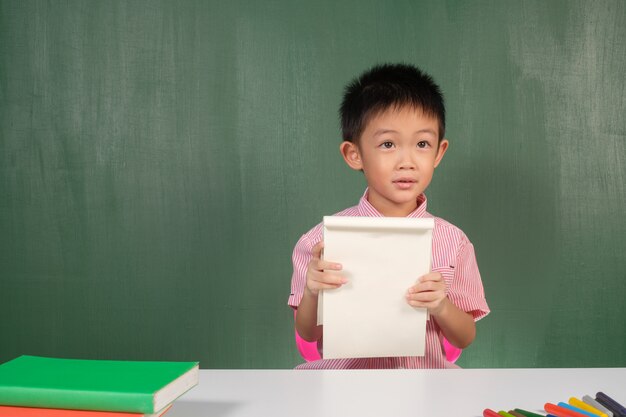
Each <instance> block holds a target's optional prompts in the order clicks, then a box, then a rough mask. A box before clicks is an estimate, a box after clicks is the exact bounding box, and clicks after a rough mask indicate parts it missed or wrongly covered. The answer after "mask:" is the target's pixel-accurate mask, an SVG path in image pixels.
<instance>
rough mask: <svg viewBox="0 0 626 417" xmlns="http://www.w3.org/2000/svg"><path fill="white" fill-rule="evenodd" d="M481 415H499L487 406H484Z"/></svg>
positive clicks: (497, 416)
mask: <svg viewBox="0 0 626 417" xmlns="http://www.w3.org/2000/svg"><path fill="white" fill-rule="evenodd" d="M483 417H501V416H500V414H498V413H496V412H495V411H493V410H491V409H489V408H485V409H484V410H483Z"/></svg>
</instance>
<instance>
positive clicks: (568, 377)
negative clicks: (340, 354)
mask: <svg viewBox="0 0 626 417" xmlns="http://www.w3.org/2000/svg"><path fill="white" fill-rule="evenodd" d="M597 391H604V392H605V393H606V394H608V395H610V396H612V397H613V398H615V400H617V401H619V402H621V403H622V404H624V403H625V402H626V368H602V369H598V368H595V369H460V370H365V371H363V370H361V371H294V370H201V371H200V383H199V384H198V386H196V387H195V388H193V389H192V390H191V391H189V392H188V393H186V394H185V395H184V396H183V397H181V398H180V399H178V400H177V401H176V402H175V403H174V407H172V409H171V410H170V411H169V412H168V413H167V414H166V415H165V417H205V416H206V417H208V416H211V417H250V416H267V417H282V416H284V417H305V416H306V417H308V416H311V417H313V416H315V417H326V416H330V417H332V416H338V417H339V416H340V417H348V416H358V417H368V416H372V417H402V416H407V417H408V416H411V417H420V416H424V417H437V416H482V411H483V409H485V408H487V407H488V408H492V409H494V410H495V411H498V410H501V409H505V410H510V409H512V408H523V409H526V410H528V411H535V412H536V411H539V410H541V409H542V408H543V405H544V404H545V403H546V402H552V403H558V402H559V401H565V402H567V400H568V399H569V397H571V396H575V397H578V398H580V397H582V396H583V395H585V394H588V395H591V396H595V393H596V392H597ZM544 414H545V413H544Z"/></svg>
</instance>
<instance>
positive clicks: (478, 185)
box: [0, 0, 626, 368]
mask: <svg viewBox="0 0 626 417" xmlns="http://www.w3.org/2000/svg"><path fill="white" fill-rule="evenodd" d="M625 51H626V2H623V1H621V0H616V1H602V2H588V1H549V2H546V1H543V0H537V1H499V0H494V1H427V2H422V1H419V2H418V1H371V0H350V1H340V2H336V1H328V0H316V1H292V0H272V1H228V2H224V1H206V0H197V1H141V0H133V1H120V0H117V1H116V0H113V1H96V0H91V1H83V0H70V1H24V0H13V1H9V0H0V362H3V361H6V360H9V359H12V358H14V357H16V356H18V355H21V354H35V355H52V356H60V357H90V358H116V359H137V360H139V359H152V360H199V361H200V363H201V366H202V367H203V368H290V367H293V366H295V365H296V364H298V363H299V362H300V358H299V355H298V354H297V352H296V349H295V347H294V343H293V328H292V315H291V314H292V313H291V311H290V309H289V308H288V307H287V304H286V303H287V297H288V295H289V292H290V288H289V286H290V279H291V251H292V248H293V245H294V244H295V242H296V241H297V239H298V238H299V237H300V235H301V234H302V233H304V232H305V231H306V230H308V229H309V228H310V227H312V226H313V225H314V224H316V223H318V222H319V221H321V217H322V216H323V215H328V214H332V213H334V212H336V211H339V210H340V209H343V208H345V207H348V206H351V205H354V204H355V203H356V202H357V200H358V198H359V197H360V195H361V194H362V192H363V189H364V186H365V183H364V180H363V178H362V176H361V175H360V174H359V173H356V172H353V171H351V170H350V169H348V168H347V167H346V166H344V163H343V161H342V160H341V158H340V156H339V153H338V145H339V142H340V133H339V123H338V116H337V109H338V106H339V102H340V100H341V92H342V89H343V86H344V85H345V84H346V83H347V82H348V81H349V80H350V79H351V78H353V77H354V76H355V75H357V74H358V73H360V72H361V71H363V70H364V69H366V68H368V67H370V66H371V65H373V64H376V63H381V62H398V61H403V62H409V63H413V64H417V65H419V66H420V67H422V68H423V69H424V70H426V71H427V72H429V73H431V74H432V75H433V76H434V78H435V79H436V80H437V81H438V82H439V83H440V84H441V86H442V89H443V91H444V94H445V96H446V99H447V106H448V107H447V108H448V129H447V133H448V138H449V140H450V143H451V147H450V149H449V151H448V153H447V155H446V157H445V159H444V161H443V164H442V165H441V166H440V168H438V170H437V172H436V174H435V179H434V181H433V183H432V185H431V187H430V189H429V190H428V192H427V195H428V197H429V208H430V211H432V212H433V213H434V214H436V215H439V216H441V217H444V218H446V219H447V220H449V221H450V222H452V223H454V224H456V225H458V226H459V227H461V228H462V229H463V230H464V231H465V232H466V233H467V235H468V236H469V237H470V239H471V240H472V241H473V243H474V245H475V247H476V253H477V258H478V263H479V266H480V268H481V273H482V276H483V282H484V285H485V291H486V294H487V297H488V302H489V304H490V306H491V308H492V313H491V315H489V316H488V317H487V318H485V319H484V320H483V321H481V322H479V324H478V336H477V339H476V341H475V343H474V344H473V345H472V346H471V347H470V348H469V349H467V350H466V352H464V354H463V356H462V357H461V360H460V362H459V364H460V365H461V366H464V367H578V366H581V367H584V366H626V325H625V324H624V317H626V302H624V299H625V296H626V272H625V271H626V256H625V253H626V216H625V214H626V213H625V207H626V171H625V169H626V168H625V167H626V149H625V148H626V121H625V120H626V119H625V117H624V115H625V114H626V93H625V92H626V77H624V74H626V53H625Z"/></svg>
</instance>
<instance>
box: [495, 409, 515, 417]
mask: <svg viewBox="0 0 626 417" xmlns="http://www.w3.org/2000/svg"><path fill="white" fill-rule="evenodd" d="M498 414H500V415H501V416H502V417H515V416H514V415H512V414H509V413H507V412H506V411H504V410H500V411H498Z"/></svg>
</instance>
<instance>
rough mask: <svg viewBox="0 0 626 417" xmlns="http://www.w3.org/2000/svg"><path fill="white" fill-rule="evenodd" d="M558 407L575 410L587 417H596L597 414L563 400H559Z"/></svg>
mask: <svg viewBox="0 0 626 417" xmlns="http://www.w3.org/2000/svg"><path fill="white" fill-rule="evenodd" d="M558 405H559V407H563V408H567V409H568V410H572V411H576V412H577V413H580V414H584V415H586V416H589V417H598V415H597V414H593V413H590V412H589V411H586V410H583V409H582V408H578V407H574V406H573V405H569V404H567V403H564V402H560V403H559V404H558Z"/></svg>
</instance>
